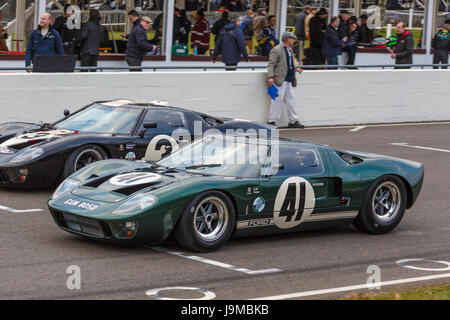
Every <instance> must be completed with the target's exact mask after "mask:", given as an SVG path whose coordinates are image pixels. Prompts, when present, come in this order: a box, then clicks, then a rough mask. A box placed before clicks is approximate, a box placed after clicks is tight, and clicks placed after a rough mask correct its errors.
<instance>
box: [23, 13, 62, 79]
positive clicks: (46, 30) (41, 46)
mask: <svg viewBox="0 0 450 320" xmlns="http://www.w3.org/2000/svg"><path fill="white" fill-rule="evenodd" d="M51 17H52V16H51V15H50V14H49V13H46V12H44V13H43V14H41V16H40V18H39V27H38V28H37V29H35V30H33V31H32V32H31V35H30V38H29V39H28V44H27V51H26V54H25V66H26V67H27V68H29V67H31V63H32V61H33V60H34V57H35V56H55V55H58V56H62V55H64V49H63V44H62V42H61V37H60V36H59V33H58V31H56V30H54V29H53V27H52V25H51V23H50V21H51ZM27 71H28V72H31V70H27Z"/></svg>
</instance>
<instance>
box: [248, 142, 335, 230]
mask: <svg viewBox="0 0 450 320" xmlns="http://www.w3.org/2000/svg"><path fill="white" fill-rule="evenodd" d="M324 159H325V154H322V153H321V151H320V149H319V148H317V147H315V146H312V145H307V144H301V143H280V144H279V145H276V146H273V148H272V151H271V157H270V161H269V162H268V163H266V164H265V166H264V168H263V170H262V172H261V178H260V185H259V188H258V191H257V194H254V197H255V201H256V198H258V197H260V198H263V200H264V202H265V203H266V205H265V208H264V210H263V211H262V213H264V214H266V216H273V219H274V220H273V223H274V224H275V225H276V226H278V227H279V228H281V229H290V228H294V227H296V226H298V225H299V224H301V223H302V222H304V221H309V220H311V219H313V218H314V216H312V215H313V213H314V214H317V213H322V212H327V210H329V207H330V205H331V204H332V203H333V202H334V199H335V198H336V190H335V186H334V183H333V180H332V179H330V177H329V171H328V168H327V165H326V162H325V160H324Z"/></svg>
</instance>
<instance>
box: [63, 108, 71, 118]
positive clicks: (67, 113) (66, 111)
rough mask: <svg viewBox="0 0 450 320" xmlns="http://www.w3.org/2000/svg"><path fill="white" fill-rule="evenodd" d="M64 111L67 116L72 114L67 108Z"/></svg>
mask: <svg viewBox="0 0 450 320" xmlns="http://www.w3.org/2000/svg"><path fill="white" fill-rule="evenodd" d="M63 113H64V116H65V117H67V116H68V115H69V114H70V111H69V110H67V109H64V112H63Z"/></svg>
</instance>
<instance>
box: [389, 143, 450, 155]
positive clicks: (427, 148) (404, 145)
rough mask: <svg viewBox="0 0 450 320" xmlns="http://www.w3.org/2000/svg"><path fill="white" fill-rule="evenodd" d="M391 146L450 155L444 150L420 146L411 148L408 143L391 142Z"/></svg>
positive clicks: (448, 151)
mask: <svg viewBox="0 0 450 320" xmlns="http://www.w3.org/2000/svg"><path fill="white" fill-rule="evenodd" d="M391 145H393V146H400V147H408V148H415V149H422V150H430V151H440V152H447V153H450V150H446V149H438V148H431V147H422V146H411V145H409V143H408V142H393V143H391Z"/></svg>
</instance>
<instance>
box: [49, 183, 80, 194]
mask: <svg viewBox="0 0 450 320" xmlns="http://www.w3.org/2000/svg"><path fill="white" fill-rule="evenodd" d="M79 185H80V182H79V181H77V180H74V179H66V180H64V181H63V183H61V184H60V185H59V187H58V188H56V191H55V192H54V193H53V195H52V196H51V198H50V199H55V198H57V197H58V196H60V195H61V194H63V193H64V192H66V191H68V190H70V189H74V188H76V187H78V186H79Z"/></svg>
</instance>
